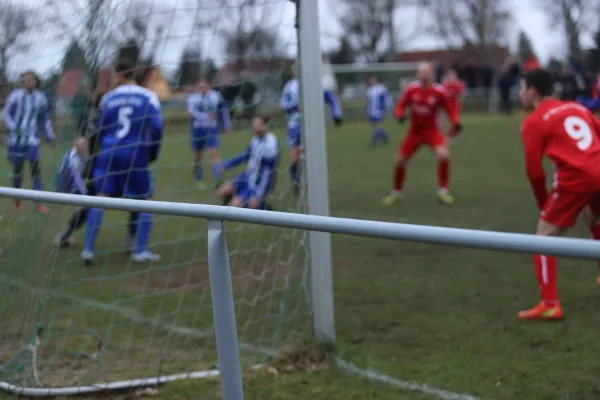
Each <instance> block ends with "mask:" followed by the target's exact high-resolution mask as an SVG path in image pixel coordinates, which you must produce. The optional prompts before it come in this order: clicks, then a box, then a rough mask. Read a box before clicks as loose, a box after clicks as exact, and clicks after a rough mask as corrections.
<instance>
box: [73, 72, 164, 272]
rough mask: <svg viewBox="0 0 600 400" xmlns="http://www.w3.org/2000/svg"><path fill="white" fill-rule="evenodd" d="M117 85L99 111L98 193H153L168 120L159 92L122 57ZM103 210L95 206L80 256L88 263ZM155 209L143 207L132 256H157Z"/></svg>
mask: <svg viewBox="0 0 600 400" xmlns="http://www.w3.org/2000/svg"><path fill="white" fill-rule="evenodd" d="M115 73H116V79H117V84H118V87H117V88H116V89H114V90H111V91H110V92H108V93H107V94H105V95H104V97H102V100H101V102H100V109H99V112H98V134H99V135H100V150H99V153H98V155H97V156H96V163H95V165H94V171H93V176H94V182H95V189H96V196H103V197H108V196H117V195H122V196H124V197H129V198H136V199H149V198H151V197H152V195H153V184H152V177H151V175H150V170H149V165H150V163H152V162H154V161H155V160H156V159H157V158H158V153H159V151H160V146H161V140H162V135H163V120H162V117H161V114H160V103H159V101H158V97H157V96H156V94H155V93H154V92H152V91H150V90H148V89H145V88H143V87H141V86H139V85H137V84H136V82H135V73H134V68H133V64H131V63H129V62H126V61H122V62H119V63H118V64H117V66H116V68H115ZM103 214H104V212H103V210H101V209H99V208H92V209H90V211H89V215H88V218H87V224H86V233H85V242H84V246H83V252H82V253H81V257H82V258H83V259H84V261H85V262H86V265H89V264H91V263H92V261H93V259H94V248H95V244H96V238H97V236H98V231H99V229H100V225H101V223H102V217H103ZM151 230H152V214H149V213H139V214H138V218H137V234H136V238H135V243H134V248H133V252H132V255H131V258H132V260H133V261H135V262H147V261H158V260H160V256H159V255H158V254H155V253H152V252H151V251H149V250H148V239H149V237H150V232H151Z"/></svg>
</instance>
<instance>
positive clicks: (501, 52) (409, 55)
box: [396, 46, 510, 69]
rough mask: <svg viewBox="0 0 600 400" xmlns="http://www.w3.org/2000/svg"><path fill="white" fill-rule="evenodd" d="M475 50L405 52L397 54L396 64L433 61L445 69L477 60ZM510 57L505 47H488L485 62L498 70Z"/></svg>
mask: <svg viewBox="0 0 600 400" xmlns="http://www.w3.org/2000/svg"><path fill="white" fill-rule="evenodd" d="M477 55H478V53H477V48H476V47H475V46H465V47H463V48H458V49H438V50H424V51H407V52H403V53H400V54H398V56H397V57H396V61H397V62H420V61H434V62H439V63H440V64H442V65H445V66H447V67H449V66H452V65H454V64H455V63H457V62H459V63H465V62H467V61H469V60H477V58H478V57H477ZM509 55H510V50H509V49H508V47H506V46H490V47H489V48H488V54H487V57H486V61H487V62H488V63H489V64H491V65H492V66H493V67H494V68H496V69H500V68H501V67H502V64H504V61H506V59H507V57H508V56H509Z"/></svg>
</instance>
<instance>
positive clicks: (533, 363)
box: [0, 116, 600, 400]
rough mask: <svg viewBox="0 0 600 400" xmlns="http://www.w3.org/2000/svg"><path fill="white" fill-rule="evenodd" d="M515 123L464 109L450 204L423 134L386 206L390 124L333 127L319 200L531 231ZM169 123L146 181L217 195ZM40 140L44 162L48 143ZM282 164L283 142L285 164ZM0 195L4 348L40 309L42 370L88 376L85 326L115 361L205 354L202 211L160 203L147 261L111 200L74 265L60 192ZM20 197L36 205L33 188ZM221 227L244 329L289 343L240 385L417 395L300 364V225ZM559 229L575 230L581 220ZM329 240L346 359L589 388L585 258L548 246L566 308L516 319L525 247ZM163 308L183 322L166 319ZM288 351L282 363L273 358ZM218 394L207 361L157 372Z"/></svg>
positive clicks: (227, 141) (342, 210)
mask: <svg viewBox="0 0 600 400" xmlns="http://www.w3.org/2000/svg"><path fill="white" fill-rule="evenodd" d="M519 123H520V121H519V120H518V119H509V118H504V117H489V116H469V117H467V118H465V120H464V125H465V127H466V129H465V132H464V134H463V136H461V138H460V140H459V142H457V143H456V145H455V146H453V147H452V152H453V157H452V160H453V161H452V182H451V188H452V192H453V194H454V195H455V196H456V199H457V203H456V204H455V205H454V206H450V207H444V206H440V205H438V204H437V202H436V197H435V193H436V175H435V172H436V171H435V170H436V165H435V160H434V158H433V156H432V155H431V154H430V153H428V152H427V151H423V152H422V153H420V154H419V155H418V156H417V157H416V158H415V159H414V160H413V161H412V162H411V164H410V168H409V171H408V177H407V184H406V195H407V197H406V199H404V200H403V201H402V202H401V203H399V204H397V205H394V206H392V207H384V206H383V205H382V204H381V197H382V196H384V195H385V194H387V193H388V192H389V190H390V185H391V170H392V165H393V161H394V157H395V154H396V143H397V142H399V140H400V138H401V137H402V135H403V131H404V128H401V127H398V126H397V125H394V124H392V123H390V125H389V126H388V128H389V131H390V133H391V134H392V137H393V143H394V144H393V145H391V146H389V147H380V148H376V149H372V148H370V147H369V145H368V144H369V140H370V133H369V128H368V126H367V125H366V124H364V123H359V122H355V123H348V124H346V125H345V126H344V127H342V128H340V129H334V128H331V129H330V130H329V132H328V137H327V140H328V154H329V170H328V173H329V183H330V197H331V213H332V215H334V216H340V217H351V218H362V219H377V220H385V221H393V222H406V223H416V224H426V225H437V226H451V227H463V228H473V229H484V230H498V231H509V232H523V233H528V232H532V231H533V229H534V227H535V222H536V217H537V211H536V208H535V202H534V200H533V196H532V194H531V193H530V189H529V187H528V184H527V181H526V178H525V174H524V168H523V159H522V158H523V157H522V148H521V144H520V136H519ZM168 132H169V133H168V139H167V141H166V144H165V149H164V152H163V154H162V156H161V160H160V161H159V165H158V166H157V169H156V171H155V176H156V184H157V198H158V199H159V200H168V201H184V202H192V203H216V201H217V199H216V198H215V196H214V193H212V192H210V191H208V192H198V191H196V190H195V189H193V185H194V182H193V179H192V174H191V165H190V163H189V161H190V154H189V151H188V141H187V137H186V136H185V135H183V134H182V133H183V128H181V126H171V128H170V129H169V131H168ZM248 139H249V137H248V136H247V135H245V134H241V133H236V134H233V135H232V136H229V137H225V138H224V139H223V152H224V153H225V154H231V153H233V152H235V151H237V150H239V149H241V148H243V146H244V145H245V144H246V143H247V140H248ZM281 139H282V146H284V144H285V142H284V137H283V136H281ZM44 150H46V152H45V165H46V171H47V172H46V175H47V178H50V177H49V175H51V173H50V169H51V168H53V166H54V165H55V163H56V160H57V159H58V157H59V156H60V154H59V152H58V151H56V152H52V151H50V150H48V149H44ZM285 164H286V161H285V159H284V160H283V161H282V167H284V166H285ZM2 168H3V169H4V166H3V167H2ZM287 182H288V181H287V177H286V176H285V175H282V177H281V180H280V182H279V188H280V189H281V190H284V189H286V187H287ZM48 184H49V179H48ZM2 204H3V206H0V207H2V208H3V209H2V210H1V212H0V215H3V216H4V220H3V221H1V222H0V224H1V226H0V238H1V240H2V243H3V244H2V247H3V249H4V250H5V253H4V257H3V259H2V271H0V273H1V276H0V279H1V281H0V316H1V317H2V320H3V321H6V320H8V321H11V323H10V324H9V326H10V328H7V329H3V330H0V358H1V359H2V360H4V361H6V360H7V359H8V356H9V355H13V356H14V355H15V354H16V352H15V351H16V350H17V349H18V348H19V346H18V344H19V343H20V342H21V341H22V339H23V338H26V337H29V338H30V337H31V336H27V335H31V333H32V332H34V331H35V327H36V326H37V323H38V322H39V323H41V325H42V326H43V327H44V332H43V335H42V345H41V346H40V351H41V355H40V361H39V363H38V367H39V369H40V379H41V381H42V383H44V384H46V385H60V384H65V383H68V382H72V381H83V382H87V383H89V382H97V381H102V380H103V379H104V375H103V372H102V369H101V364H100V363H98V362H97V361H94V360H91V359H90V358H89V356H90V355H92V354H94V353H95V352H96V351H97V348H98V344H99V339H101V343H102V345H103V347H104V352H103V354H104V357H105V362H104V365H105V367H106V371H107V375H108V376H109V378H111V379H125V378H129V377H143V376H156V375H157V374H158V373H159V372H163V373H175V372H182V371H191V370H203V369H207V368H211V367H213V366H214V364H215V360H216V358H215V357H216V354H215V344H214V338H213V337H212V336H213V335H212V334H211V330H212V312H211V302H210V293H209V291H208V290H207V288H208V282H207V277H208V275H207V264H206V223H205V222H204V221H202V220H194V219H190V218H187V219H186V218H174V217H163V216H160V217H157V218H156V224H155V231H154V234H153V242H154V243H156V246H157V247H156V249H157V251H159V252H161V254H162V255H163V257H164V261H163V262H161V263H159V264H157V265H156V266H152V267H151V268H148V266H137V265H132V264H130V263H129V261H128V258H127V256H126V255H125V254H124V252H123V251H122V249H121V247H122V239H123V237H124V230H125V222H124V221H125V220H126V215H125V213H119V212H108V213H107V216H106V218H105V223H104V226H103V231H102V234H101V237H100V240H99V243H98V249H99V253H98V261H97V264H96V265H95V266H94V267H93V268H88V269H85V268H83V266H82V265H81V262H80V261H79V259H78V251H79V250H80V249H79V247H78V248H76V249H73V250H68V251H64V252H61V253H60V254H58V253H57V252H56V251H55V250H54V249H53V248H52V247H51V246H50V243H51V240H52V237H53V236H54V235H55V234H56V232H57V231H58V230H59V229H60V226H61V225H62V224H63V223H64V222H65V220H66V218H67V217H68V214H69V213H70V212H71V211H72V208H70V207H58V206H53V207H52V209H51V211H52V213H51V214H50V215H49V216H47V217H44V216H39V215H35V214H27V215H23V216H18V215H14V214H13V213H12V209H11V208H10V204H9V203H8V202H3V203H2ZM274 204H275V207H276V208H277V209H278V210H284V211H298V210H301V209H302V206H301V205H298V204H297V203H296V202H295V201H294V199H293V198H290V197H289V196H282V197H281V198H279V197H278V198H276V199H275V200H274ZM27 208H28V210H32V206H31V205H28V207H27ZM227 229H228V246H229V250H230V252H231V264H232V269H233V272H232V274H233V276H234V292H235V296H236V304H237V307H238V310H237V314H238V327H239V336H240V341H241V342H243V343H246V344H251V345H254V346H258V347H263V348H268V349H279V348H286V349H298V348H300V349H302V351H300V352H297V353H296V354H294V357H291V358H290V359H289V360H294V361H289V360H283V361H280V362H278V363H277V364H276V365H275V367H274V368H275V370H276V371H278V372H277V373H275V372H274V371H275V370H274V369H269V370H260V371H251V370H246V373H245V375H244V385H245V390H246V398H248V399H279V400H287V399H297V398H313V399H340V400H341V399H382V400H386V399H405V398H406V399H419V398H426V397H423V396H422V395H420V394H418V393H411V392H406V391H399V390H398V389H394V388H391V387H388V386H384V385H380V384H375V383H372V382H368V381H365V380H362V379H360V378H357V377H356V376H352V375H348V374H346V373H344V372H343V371H340V370H339V369H337V368H336V367H335V365H333V364H332V363H326V362H325V363H324V364H325V365H327V366H328V368H325V369H323V368H319V369H317V371H313V372H307V371H306V369H307V368H308V369H309V370H312V366H314V365H317V366H320V365H321V361H323V360H320V361H319V360H317V361H315V360H313V359H312V358H310V357H308V359H305V358H303V357H307V356H306V354H307V353H311V351H312V350H311V351H305V348H304V347H302V343H305V342H306V340H307V338H309V337H310V321H309V317H308V315H307V306H306V288H305V285H304V283H305V272H306V271H305V269H304V265H305V263H304V251H303V250H304V246H303V241H302V238H303V232H294V231H290V230H286V229H276V228H265V227H256V226H250V225H243V226H242V225H239V224H233V223H228V224H227ZM572 234H573V235H576V236H583V235H584V234H585V232H584V231H583V230H582V229H581V227H578V229H576V230H574V232H573V233H572ZM79 237H81V236H79ZM40 243H41V244H40ZM108 250H110V251H108ZM333 254H334V282H335V288H334V289H335V311H336V329H337V344H336V347H337V353H338V354H339V355H341V356H342V357H343V358H344V359H346V360H348V361H350V362H352V363H354V364H356V365H358V366H360V367H364V368H373V369H376V370H378V371H380V372H382V373H384V374H388V375H391V376H395V377H398V378H401V379H405V380H409V381H414V382H418V383H424V384H428V385H431V386H434V387H438V388H441V389H446V390H450V391H456V392H461V393H470V394H473V395H477V396H481V397H484V398H494V399H550V398H560V399H597V398H598V397H600V384H598V381H597V373H598V371H600V361H598V357H596V351H597V350H598V349H599V348H600V345H599V344H598V343H599V342H598V339H597V332H598V331H599V330H600V318H598V317H597V316H596V310H597V307H598V305H599V304H600V296H599V294H598V289H597V287H596V285H595V277H596V275H597V270H596V268H595V266H594V265H593V263H589V262H582V261H574V260H566V259H565V260H563V259H561V260H559V262H560V294H561V296H562V302H563V306H564V310H565V312H566V314H567V319H566V321H564V322H562V323H551V324H544V323H523V322H521V321H518V320H517V319H516V313H517V311H519V310H520V309H521V308H523V307H529V306H532V305H533V304H535V302H536V301H537V300H538V294H537V288H536V283H535V278H534V274H533V266H532V260H531V257H529V256H526V255H514V254H506V253H493V252H484V251H478V250H470V249H462V248H454V247H443V246H433V245H428V244H420V243H402V242H395V241H384V240H374V239H366V238H359V237H350V236H341V235H335V236H334V237H333ZM32 288H33V289H32ZM107 305H113V306H114V307H113V308H110V307H109V306H107ZM123 310H126V311H125V312H124V311H123ZM134 314H135V315H134ZM151 321H155V322H156V321H160V323H159V324H156V323H155V324H154V325H152V324H150V323H149V322H151ZM3 325H4V323H3ZM174 325H177V326H178V327H186V328H190V329H191V331H193V332H192V333H190V331H188V332H187V333H185V334H184V333H181V332H175V328H174ZM311 349H312V348H311ZM313 350H314V349H313ZM242 359H243V362H244V364H245V365H250V364H254V363H257V362H263V361H265V358H264V356H262V355H259V354H257V353H256V352H253V351H248V350H244V349H243V350H242ZM307 364H308V367H307ZM29 365H30V357H28V356H26V355H25V354H21V355H20V356H17V357H16V358H14V360H13V361H12V363H10V364H9V368H7V369H5V370H4V371H0V378H1V379H3V380H9V381H11V382H14V383H18V384H23V385H33V383H32V381H31V379H30V377H31V373H30V371H29ZM287 365H293V366H295V367H296V368H295V370H294V371H293V372H286V369H288V367H286V366H287ZM277 367H281V368H277ZM219 397H220V395H219V384H218V381H217V380H214V379H212V380H199V381H184V382H178V383H173V384H169V385H167V386H165V387H164V388H162V389H161V390H160V393H159V395H158V398H164V399H217V398H219Z"/></svg>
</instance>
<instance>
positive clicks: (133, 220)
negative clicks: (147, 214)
mask: <svg viewBox="0 0 600 400" xmlns="http://www.w3.org/2000/svg"><path fill="white" fill-rule="evenodd" d="M139 215H140V214H139V213H137V212H130V213H129V220H128V221H127V236H126V237H125V249H126V250H127V251H129V252H131V251H132V250H133V243H134V241H135V236H136V235H137V226H138V218H139Z"/></svg>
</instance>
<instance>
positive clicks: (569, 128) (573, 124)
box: [564, 116, 594, 151]
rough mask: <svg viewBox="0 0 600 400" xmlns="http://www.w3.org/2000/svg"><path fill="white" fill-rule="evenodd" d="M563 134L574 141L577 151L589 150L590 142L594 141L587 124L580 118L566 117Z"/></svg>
mask: <svg viewBox="0 0 600 400" xmlns="http://www.w3.org/2000/svg"><path fill="white" fill-rule="evenodd" d="M564 125H565V132H567V135H569V136H570V137H571V139H573V140H575V142H576V143H577V147H579V150H581V151H585V150H587V149H589V148H590V146H591V145H592V141H593V140H594V134H593V132H592V128H590V126H589V125H588V123H587V122H586V121H585V120H584V119H583V118H581V117H575V116H571V117H567V118H566V119H565V123H564Z"/></svg>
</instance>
